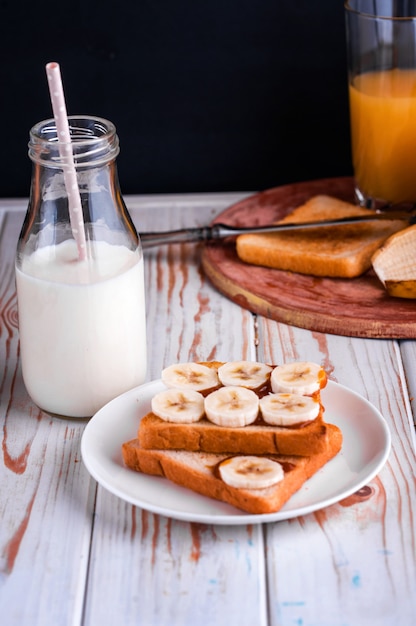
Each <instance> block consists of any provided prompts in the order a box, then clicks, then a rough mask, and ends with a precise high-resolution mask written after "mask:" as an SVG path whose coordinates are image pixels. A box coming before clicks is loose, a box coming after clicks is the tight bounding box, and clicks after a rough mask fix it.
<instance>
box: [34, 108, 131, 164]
mask: <svg viewBox="0 0 416 626" xmlns="http://www.w3.org/2000/svg"><path fill="white" fill-rule="evenodd" d="M68 123H69V130H70V136H71V144H70V145H69V146H68V144H66V143H65V142H62V141H59V137H58V134H57V129H56V125H55V121H54V120H53V119H49V120H44V121H42V122H39V123H38V124H36V125H35V126H33V128H32V129H31V130H30V141H29V157H30V159H31V160H32V161H33V163H37V164H38V165H41V166H43V167H49V168H54V169H63V168H65V167H67V166H68V160H69V158H70V157H69V156H68V157H67V156H65V154H68V155H71V157H72V159H73V164H74V166H75V168H76V169H77V170H78V169H80V168H82V169H85V168H90V167H101V166H103V165H106V164H107V163H110V162H112V161H115V159H116V158H117V156H118V154H119V151H120V150H119V141H118V137H117V134H116V129H115V126H114V124H112V123H111V122H109V121H108V120H105V119H103V118H98V117H89V116H75V115H74V116H70V117H68Z"/></svg>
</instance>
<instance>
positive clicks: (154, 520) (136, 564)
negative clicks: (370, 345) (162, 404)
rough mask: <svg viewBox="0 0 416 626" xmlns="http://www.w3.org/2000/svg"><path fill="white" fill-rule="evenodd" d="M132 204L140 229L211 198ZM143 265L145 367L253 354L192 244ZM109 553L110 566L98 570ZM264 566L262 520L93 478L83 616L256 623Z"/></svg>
mask: <svg viewBox="0 0 416 626" xmlns="http://www.w3.org/2000/svg"><path fill="white" fill-rule="evenodd" d="M223 203H224V199H223V200H222V204H223ZM131 204H132V203H131V202H130V211H131V214H132V216H133V219H134V221H135V223H136V224H137V225H139V224H143V225H145V226H146V230H150V229H151V228H152V229H155V230H162V229H168V228H173V227H175V228H181V227H183V226H187V225H190V224H191V225H192V224H194V223H200V224H203V223H204V221H205V220H207V219H208V218H209V217H210V216H211V215H212V214H213V213H214V212H215V211H216V210H217V209H219V208H220V207H219V205H215V204H214V205H213V204H211V203H210V202H209V201H208V202H206V203H205V204H204V205H202V206H201V204H200V203H199V205H198V206H195V205H194V204H193V203H192V204H191V205H189V204H188V205H187V204H186V203H185V206H184V205H179V206H175V208H174V209H173V206H168V207H166V203H165V204H164V205H163V207H162V208H161V207H160V206H159V207H158V206H154V207H153V208H152V213H151V215H149V212H148V209H149V207H148V206H145V208H144V209H143V207H141V206H137V205H135V206H134V207H132V206H131ZM166 209H167V210H166ZM150 221H151V224H150ZM167 261H169V263H167ZM145 268H146V294H147V319H148V337H149V352H150V358H149V362H150V363H151V370H150V373H149V376H150V377H155V378H159V377H160V371H161V369H162V367H164V366H166V365H168V364H170V363H173V362H176V361H186V360H209V359H219V360H221V359H224V360H229V359H241V358H250V359H254V358H255V329H254V323H253V317H252V315H251V314H250V313H249V312H248V311H246V310H244V309H241V308H240V307H238V306H236V305H235V304H234V303H232V302H231V301H229V300H224V298H223V297H222V296H220V294H219V293H218V292H217V291H216V290H215V289H214V288H213V287H212V286H211V285H210V284H208V283H206V281H205V280H204V279H203V276H202V274H201V269H200V264H199V253H198V249H197V247H196V246H195V245H189V244H188V245H183V246H170V247H165V248H164V249H162V248H161V249H155V250H154V251H146V254H145ZM235 329H238V331H237V332H235ZM240 329H241V330H240ZM109 529H111V532H109ZM114 555H117V557H116V558H115V556H114ZM108 562H112V563H113V567H114V572H113V573H108V574H107V576H108V579H107V576H103V572H108V565H107V564H108ZM231 563H233V566H232V570H233V574H232V575H231V573H230V564H231ZM264 573H265V569H264V544H263V534H262V531H261V527H259V526H254V527H248V526H242V527H220V526H210V525H200V524H190V523H186V522H176V521H172V520H169V519H167V518H164V517H162V516H155V515H153V514H149V513H146V512H145V511H142V510H141V509H139V508H136V507H131V506H130V505H127V504H124V503H121V502H120V501H117V499H116V498H114V497H113V496H111V495H110V494H107V493H105V492H104V491H103V490H102V489H101V488H99V490H98V498H97V505H96V523H95V527H94V535H93V552H92V560H91V566H90V572H89V578H88V596H87V598H88V599H87V605H86V624H91V626H92V625H93V624H96V623H100V624H101V625H105V624H108V625H110V624H113V623H114V622H115V620H116V619H120V620H121V622H122V623H123V624H125V625H126V626H128V625H130V624H138V623H144V624H146V623H149V624H150V623H152V624H159V623H160V624H170V625H172V626H175V625H178V626H186V625H187V624H189V625H190V626H191V625H193V624H195V623H204V624H216V626H222V625H224V626H228V625H229V624H230V623H239V624H242V625H245V624H247V626H251V625H252V624H259V625H260V626H262V625H263V624H267V619H266V606H265V583H264ZM120 606H122V607H123V609H122V611H123V613H122V615H120V613H119V611H118V609H117V607H120Z"/></svg>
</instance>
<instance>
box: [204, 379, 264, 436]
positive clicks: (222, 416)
mask: <svg viewBox="0 0 416 626" xmlns="http://www.w3.org/2000/svg"><path fill="white" fill-rule="evenodd" d="M258 413H259V399H258V397H257V394H255V393H254V391H252V390H251V389H246V388H245V387H231V386H228V387H220V389H217V390H216V391H213V392H212V393H210V394H209V395H208V396H207V397H206V398H205V414H206V416H207V418H208V419H209V420H210V421H211V422H213V423H214V424H217V426H228V427H229V428H241V427H243V426H247V425H248V424H252V423H253V422H254V421H255V419H256V418H257V415H258Z"/></svg>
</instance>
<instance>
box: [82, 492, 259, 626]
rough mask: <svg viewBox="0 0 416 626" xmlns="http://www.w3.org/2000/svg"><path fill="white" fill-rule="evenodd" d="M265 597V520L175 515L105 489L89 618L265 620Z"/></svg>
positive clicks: (181, 625)
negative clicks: (232, 522) (244, 522)
mask: <svg viewBox="0 0 416 626" xmlns="http://www.w3.org/2000/svg"><path fill="white" fill-rule="evenodd" d="M109 563H111V567H109V565H108V564H109ZM265 597H266V594H265V566H264V545H263V537H262V528H261V526H243V527H232V526H211V525H205V524H188V523H186V522H179V521H174V520H170V519H168V518H166V517H162V516H157V515H153V514H149V513H146V512H145V511H143V510H141V509H139V508H135V507H131V506H129V505H127V504H124V503H121V502H120V501H118V500H117V499H116V498H114V497H113V496H110V495H109V494H105V493H103V492H101V490H100V493H99V497H98V500H97V517H96V523H95V528H94V541H93V552H92V555H91V571H90V577H89V592H88V599H87V605H86V612H85V624H86V625H91V626H92V625H93V624H97V623H99V624H103V625H111V624H115V623H120V624H121V623H122V624H123V626H135V625H136V624H152V625H153V624H154V625H157V624H169V626H194V624H207V625H208V624H212V625H214V624H215V625H216V626H229V624H234V623H237V624H241V625H242V626H252V625H253V624H258V625H259V626H266V624H267V618H266V606H265Z"/></svg>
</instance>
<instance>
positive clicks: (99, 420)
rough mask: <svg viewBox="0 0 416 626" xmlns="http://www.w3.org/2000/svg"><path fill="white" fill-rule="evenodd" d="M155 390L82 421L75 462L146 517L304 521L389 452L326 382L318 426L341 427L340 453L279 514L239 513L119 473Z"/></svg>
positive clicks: (161, 482)
mask: <svg viewBox="0 0 416 626" xmlns="http://www.w3.org/2000/svg"><path fill="white" fill-rule="evenodd" d="M162 389H164V385H163V383H162V382H161V381H160V380H156V381H153V382H151V383H147V384H145V385H141V386H140V387H137V388H135V389H132V390H131V391H128V392H127V393H125V394H123V395H121V396H119V397H118V398H115V399H114V400H112V401H111V402H109V403H108V404H107V405H106V406H104V407H103V408H102V409H101V410H100V411H98V413H96V415H95V416H94V417H93V418H92V419H91V420H90V421H89V423H88V424H87V426H86V428H85V430H84V433H83V437H82V441H81V453H82V459H83V461H84V463H85V466H86V467H87V469H88V471H89V472H90V474H91V475H92V476H93V478H95V480H97V481H98V483H99V484H100V485H102V486H103V487H104V488H105V489H107V490H108V491H110V492H111V493H113V494H115V495H116V496H118V497H119V498H122V499H123V500H126V501H127V502H130V503H131V504H134V505H137V506H139V507H142V508H143V509H146V510H147V511H151V512H153V513H159V514H161V515H167V516H169V517H172V518H175V519H180V520H186V521H190V522H204V523H209V524H213V523H214V524H253V523H260V522H275V521H279V520H285V519H290V518H292V517H297V516H298V515H306V514H307V513H311V512H312V511H316V510H318V509H321V508H323V507H326V506H329V505H330V504H333V503H335V502H338V501H339V500H342V499H343V498H346V497H347V496H349V495H351V494H352V493H354V492H356V491H358V490H359V489H361V487H363V486H364V485H366V484H367V483H368V482H369V481H370V480H371V479H372V478H374V476H375V475H376V474H377V473H378V472H379V471H380V469H381V468H382V466H383V465H384V463H385V462H386V460H387V457H388V455H389V452H390V445H391V438H390V432H389V429H388V427H387V424H386V422H385V421H384V419H383V417H382V416H381V414H380V413H379V411H377V409H376V408H375V407H374V406H373V405H371V404H370V403H369V402H368V401H367V400H365V399H364V398H363V397H361V396H359V395H358V394H356V393H354V392H353V391H351V390H349V389H347V388H346V387H343V386H342V385H338V384H337V383H334V382H332V381H329V382H328V385H327V387H326V388H325V389H324V390H323V393H322V401H323V404H324V405H325V408H326V410H325V420H326V421H327V422H332V423H333V424H336V425H337V426H339V427H340V428H341V430H342V433H343V436H344V440H343V446H342V450H341V452H340V453H339V454H338V455H337V456H336V457H335V458H334V459H332V460H331V461H330V462H329V463H327V464H326V465H325V466H324V467H323V468H322V469H321V470H319V471H318V472H317V473H316V474H315V475H314V476H313V477H312V478H310V479H309V480H308V481H307V482H306V483H305V484H304V485H303V487H302V488H301V489H300V490H299V491H298V492H297V493H296V494H295V495H294V496H292V498H291V499H290V500H289V501H288V502H287V503H286V504H285V506H284V507H283V508H282V509H281V510H280V511H279V512H278V513H268V514H264V515H253V514H248V513H244V512H242V511H239V510H238V509H236V508H234V507H232V506H231V505H228V504H225V503H222V502H217V501H216V500H212V499H211V498H207V497H205V496H201V495H199V494H196V493H194V492H192V491H190V490H188V489H185V488H183V487H179V486H177V485H175V484H173V483H171V482H170V481H168V480H167V479H165V478H159V477H156V476H147V475H145V474H140V473H138V472H134V471H133V470H130V469H127V468H126V467H125V466H124V464H123V459H122V455H121V444H122V443H123V442H125V441H128V440H129V439H134V438H135V436H136V432H137V428H138V426H139V422H140V419H141V417H142V416H143V415H145V414H146V413H147V412H148V411H150V401H151V398H152V396H153V395H154V394H155V393H157V392H158V391H161V390H162Z"/></svg>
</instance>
